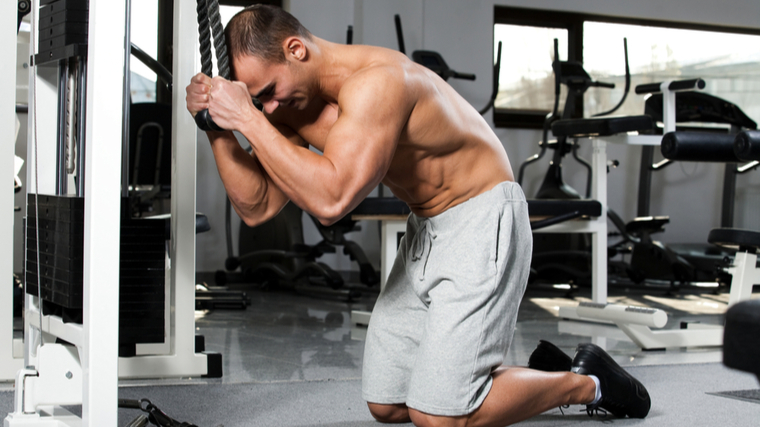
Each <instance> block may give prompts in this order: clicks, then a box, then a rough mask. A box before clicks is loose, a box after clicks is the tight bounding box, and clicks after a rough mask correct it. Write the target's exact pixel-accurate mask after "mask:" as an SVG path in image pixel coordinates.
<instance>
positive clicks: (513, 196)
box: [412, 181, 527, 225]
mask: <svg viewBox="0 0 760 427" xmlns="http://www.w3.org/2000/svg"><path fill="white" fill-rule="evenodd" d="M505 202H518V203H520V202H521V203H527V201H526V200H525V194H524V193H523V190H522V187H521V186H520V184H518V183H516V182H514V181H503V182H500V183H498V184H496V185H495V186H494V187H493V188H492V189H490V190H488V191H485V192H483V193H480V194H478V195H477V196H475V197H473V198H471V199H469V200H467V201H465V202H462V203H460V204H458V205H456V206H454V207H452V208H450V209H447V210H446V211H444V212H441V213H440V214H438V215H436V216H433V217H429V218H426V217H421V216H417V215H415V214H412V216H414V219H415V220H416V221H417V223H418V224H419V223H421V222H423V221H431V222H433V223H434V224H436V225H438V224H441V225H443V224H446V223H447V222H449V221H450V220H454V221H456V220H458V219H459V217H460V216H461V215H463V214H464V215H466V214H465V212H469V211H471V210H473V209H475V210H477V209H481V208H485V207H487V206H494V205H497V204H500V203H505Z"/></svg>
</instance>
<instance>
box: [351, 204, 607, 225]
mask: <svg viewBox="0 0 760 427" xmlns="http://www.w3.org/2000/svg"><path fill="white" fill-rule="evenodd" d="M410 212H411V209H409V206H408V205H407V204H406V203H404V202H402V201H401V200H399V199H397V198H395V197H368V198H366V199H364V200H362V202H361V203H359V205H358V206H357V207H356V208H355V209H354V210H353V211H352V212H351V214H350V215H351V216H354V215H357V216H358V215H377V216H382V215H409V213H410ZM528 214H529V215H530V217H531V218H540V219H538V220H536V221H531V228H532V229H534V230H538V229H540V228H544V227H548V226H550V225H554V224H558V223H560V222H564V221H569V220H571V219H577V218H581V217H599V216H602V204H601V203H599V202H598V201H596V200H528Z"/></svg>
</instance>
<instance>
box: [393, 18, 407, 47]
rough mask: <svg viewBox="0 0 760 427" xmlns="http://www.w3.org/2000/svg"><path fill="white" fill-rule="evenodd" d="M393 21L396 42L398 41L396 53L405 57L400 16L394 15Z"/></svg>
mask: <svg viewBox="0 0 760 427" xmlns="http://www.w3.org/2000/svg"><path fill="white" fill-rule="evenodd" d="M393 21H394V22H395V23H396V40H398V51H399V52H401V53H403V54H404V55H406V47H405V46H404V31H403V30H402V29H401V16H399V15H394V16H393Z"/></svg>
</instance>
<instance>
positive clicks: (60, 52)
mask: <svg viewBox="0 0 760 427" xmlns="http://www.w3.org/2000/svg"><path fill="white" fill-rule="evenodd" d="M89 3H90V2H89V0H40V9H39V27H38V28H39V53H38V54H37V55H35V56H34V60H35V64H37V65H41V64H45V63H48V62H54V61H58V60H60V59H66V58H71V57H75V56H80V57H85V56H86V55H87V25H88V22H89V17H90V11H89V8H90V7H89Z"/></svg>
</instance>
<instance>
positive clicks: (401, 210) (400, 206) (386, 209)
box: [349, 197, 412, 216]
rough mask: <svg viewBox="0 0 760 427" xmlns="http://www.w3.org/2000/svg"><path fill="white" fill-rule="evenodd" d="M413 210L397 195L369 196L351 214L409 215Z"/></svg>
mask: <svg viewBox="0 0 760 427" xmlns="http://www.w3.org/2000/svg"><path fill="white" fill-rule="evenodd" d="M411 211H412V210H411V209H410V208H409V205H407V204H406V202H402V201H401V200H399V199H397V198H396V197H367V198H366V199H364V200H362V201H361V202H360V203H359V205H358V206H357V207H356V208H355V209H354V210H353V211H351V214H350V215H409V213H410V212H411ZM350 215H349V216H350Z"/></svg>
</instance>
